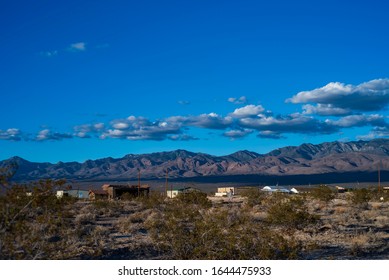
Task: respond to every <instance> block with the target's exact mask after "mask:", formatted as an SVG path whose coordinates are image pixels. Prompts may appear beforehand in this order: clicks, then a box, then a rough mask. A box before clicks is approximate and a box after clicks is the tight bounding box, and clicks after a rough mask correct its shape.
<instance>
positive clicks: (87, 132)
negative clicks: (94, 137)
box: [73, 123, 105, 138]
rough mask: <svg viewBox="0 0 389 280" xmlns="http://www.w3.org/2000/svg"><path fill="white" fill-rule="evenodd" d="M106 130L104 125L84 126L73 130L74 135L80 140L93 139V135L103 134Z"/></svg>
mask: <svg viewBox="0 0 389 280" xmlns="http://www.w3.org/2000/svg"><path fill="white" fill-rule="evenodd" d="M104 128H105V125H104V123H95V124H82V125H78V126H75V127H74V128H73V130H74V135H75V136H76V137H79V138H91V134H97V133H99V132H102V131H103V130H104Z"/></svg>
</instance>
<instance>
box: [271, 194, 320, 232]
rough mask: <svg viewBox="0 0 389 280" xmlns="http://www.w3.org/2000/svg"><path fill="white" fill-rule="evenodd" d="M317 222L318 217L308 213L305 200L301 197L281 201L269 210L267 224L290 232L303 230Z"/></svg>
mask: <svg viewBox="0 0 389 280" xmlns="http://www.w3.org/2000/svg"><path fill="white" fill-rule="evenodd" d="M317 221H318V217H317V216H316V215H312V214H310V213H309V212H308V209H307V206H306V205H305V200H304V199H303V198H301V197H296V196H294V197H291V198H288V199H284V200H280V201H278V203H275V204H273V205H272V206H270V208H269V209H268V216H267V222H268V223H269V224H270V225H276V226H281V227H284V228H287V229H289V230H293V229H303V228H304V227H306V226H309V225H312V224H315V223H316V222H317Z"/></svg>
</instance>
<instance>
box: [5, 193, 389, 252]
mask: <svg viewBox="0 0 389 280" xmlns="http://www.w3.org/2000/svg"><path fill="white" fill-rule="evenodd" d="M385 196H386V197H385V201H384V202H380V201H377V198H378V197H377V196H375V197H372V196H369V197H363V196H361V198H358V199H359V200H355V199H354V200H353V197H354V195H353V194H350V193H347V194H337V195H334V196H333V197H332V196H331V197H330V198H329V199H328V196H324V195H322V194H320V193H319V194H318V195H316V196H315V197H312V196H309V197H306V196H305V195H304V196H282V195H270V196H266V195H264V194H263V193H259V192H255V193H247V194H246V195H245V196H244V197H234V198H233V199H232V200H228V199H226V198H215V197H210V198H206V197H205V196H203V195H202V196H200V197H192V198H187V197H186V198H183V197H182V198H178V199H165V198H164V197H162V196H161V195H160V194H152V195H151V196H150V197H149V198H147V199H146V198H142V199H129V200H122V201H96V202H88V201H85V202H82V201H72V200H70V201H65V202H64V203H63V205H62V206H61V207H59V206H58V205H57V209H58V210H59V211H60V212H57V214H58V213H61V216H58V215H57V214H55V213H56V212H55V211H54V210H53V211H54V212H47V210H45V209H44V207H41V206H39V207H38V208H34V207H28V208H29V209H28V212H26V213H27V214H26V215H23V216H20V218H23V219H20V223H19V224H18V227H16V228H12V231H7V232H8V233H9V234H12V235H7V232H2V236H1V245H2V246H0V248H1V249H0V250H1V251H0V256H1V258H2V259H14V258H16V259H389V242H388V241H389V202H388V198H389V197H388V195H387V194H385ZM355 197H357V196H355ZM367 201H369V202H367ZM46 202H47V201H46ZM4 233H5V234H4Z"/></svg>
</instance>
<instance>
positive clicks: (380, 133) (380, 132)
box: [357, 127, 389, 141]
mask: <svg viewBox="0 0 389 280" xmlns="http://www.w3.org/2000/svg"><path fill="white" fill-rule="evenodd" d="M375 138H389V127H375V128H374V129H373V130H372V131H370V133H369V134H367V135H359V136H357V139H359V140H365V141H367V140H372V139H375Z"/></svg>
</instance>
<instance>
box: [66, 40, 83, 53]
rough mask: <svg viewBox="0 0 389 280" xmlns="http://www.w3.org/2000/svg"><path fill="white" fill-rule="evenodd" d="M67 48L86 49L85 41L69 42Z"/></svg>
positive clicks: (78, 50) (71, 49)
mask: <svg viewBox="0 0 389 280" xmlns="http://www.w3.org/2000/svg"><path fill="white" fill-rule="evenodd" d="M69 50H70V51H76V52H82V51H86V43H85V42H78V43H73V44H70V46H69Z"/></svg>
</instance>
